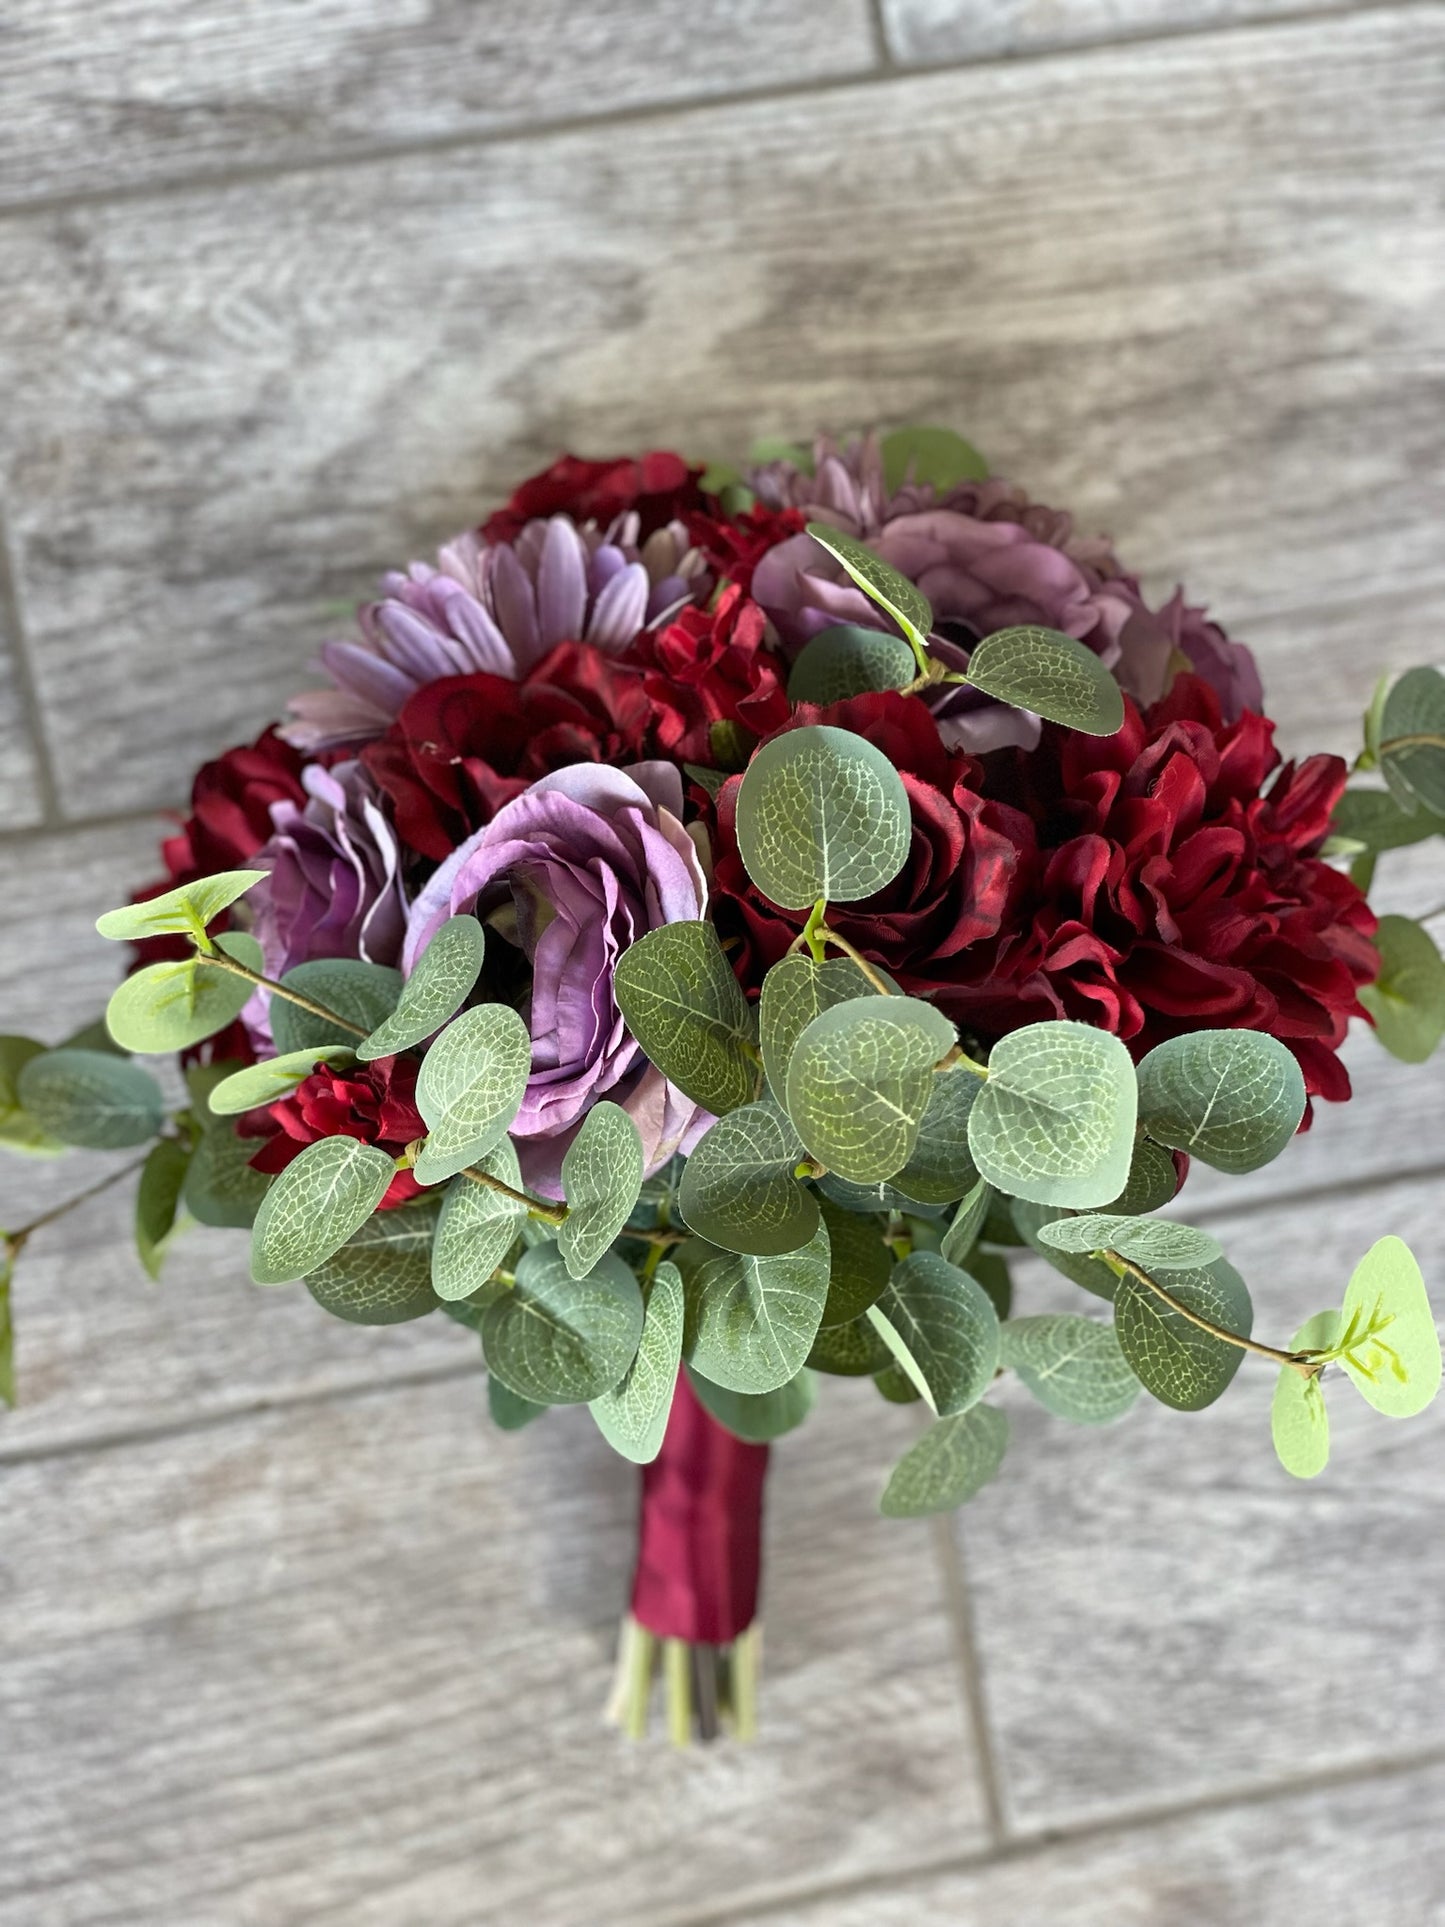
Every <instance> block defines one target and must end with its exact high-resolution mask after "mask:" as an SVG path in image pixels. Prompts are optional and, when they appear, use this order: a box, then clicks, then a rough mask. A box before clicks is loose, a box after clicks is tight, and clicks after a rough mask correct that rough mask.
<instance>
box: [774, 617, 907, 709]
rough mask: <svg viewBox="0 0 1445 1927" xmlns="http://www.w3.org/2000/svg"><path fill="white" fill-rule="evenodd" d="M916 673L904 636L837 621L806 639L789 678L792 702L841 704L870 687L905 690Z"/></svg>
mask: <svg viewBox="0 0 1445 1927" xmlns="http://www.w3.org/2000/svg"><path fill="white" fill-rule="evenodd" d="M917 674H918V661H917V658H916V657H915V656H914V653H913V651H912V649H910V648H909V646H908V644H907V643H906V642H905V641H904V640H903V638H902V637H901V636H895V635H891V634H889V632H888V631H887V630H885V629H860V628H857V627H855V626H854V624H852V623H849V622H840V623H835V624H834V626H833V627H832V628H831V629H822V630H820V631H819V633H818V634H817V635H816V636H813V637H812V638H811V639H810V640H809V641H808V642H806V643H804V645H803V647H802V650H801V651H800V652H799V655H798V659H797V661H796V662H795V663H794V664H793V671H792V674H791V675H790V676H789V678H788V701H789V702H793V703H819V704H824V703H838V702H843V701H845V700H846V699H847V698H848V697H849V696H862V695H865V694H867V693H868V692H869V691H870V690H882V689H906V688H907V686H908V684H909V683H911V682H912V681H913V680H914V678H915V677H916V676H917Z"/></svg>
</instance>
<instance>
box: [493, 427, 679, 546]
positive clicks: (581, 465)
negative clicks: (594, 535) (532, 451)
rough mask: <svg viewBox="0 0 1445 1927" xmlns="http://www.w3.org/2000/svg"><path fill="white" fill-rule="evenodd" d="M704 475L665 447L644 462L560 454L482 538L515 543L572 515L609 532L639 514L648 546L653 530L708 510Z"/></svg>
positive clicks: (500, 512)
mask: <svg viewBox="0 0 1445 1927" xmlns="http://www.w3.org/2000/svg"><path fill="white" fill-rule="evenodd" d="M701 474H702V470H701V468H689V466H688V465H687V463H686V462H685V461H684V460H683V458H682V457H681V455H674V454H672V453H671V452H670V451H669V450H667V449H661V448H658V449H653V450H652V451H651V452H650V453H649V454H646V455H644V456H642V457H641V458H640V459H638V458H636V457H634V456H631V455H616V456H611V457H608V458H607V459H605V460H603V461H599V462H588V461H584V460H583V459H582V457H581V456H580V455H561V456H559V457H558V459H557V460H556V461H555V462H553V464H552V466H551V467H550V468H544V469H543V470H542V472H541V474H540V475H532V476H529V477H528V478H527V480H526V481H525V482H523V483H522V485H521V487H520V488H519V489H517V490H516V491H515V493H514V494H513V496H512V498H511V500H510V501H509V502H508V503H507V506H506V507H505V508H501V509H498V510H497V511H496V513H495V514H494V515H491V516H489V517H488V519H487V520H486V522H484V523H483V525H482V534H483V535H484V536H485V537H486V539H487V541H488V542H511V541H514V540H515V538H516V537H517V536H518V535H519V534H520V533H521V531H522V529H523V528H524V527H525V526H526V524H527V523H528V522H530V521H532V520H533V519H534V518H535V517H537V516H542V515H570V516H571V517H572V519H573V521H574V522H596V523H597V524H598V525H599V527H601V528H604V529H605V528H606V527H607V526H608V524H609V523H611V522H613V521H615V520H616V518H617V517H618V516H619V515H622V514H624V513H625V512H626V511H627V510H628V509H635V510H636V512H637V517H638V523H639V529H638V534H639V537H640V539H641V540H642V541H644V542H645V541H646V540H647V538H648V536H649V535H651V534H652V532H653V531H654V529H660V528H662V527H663V526H664V525H665V524H666V523H668V522H671V521H673V520H674V519H676V518H679V517H682V516H684V515H686V514H687V513H688V512H689V511H691V510H693V509H700V508H701V507H702V506H703V500H704V497H703V493H702V490H701V489H700V488H699V487H698V478H699V477H700V476H701Z"/></svg>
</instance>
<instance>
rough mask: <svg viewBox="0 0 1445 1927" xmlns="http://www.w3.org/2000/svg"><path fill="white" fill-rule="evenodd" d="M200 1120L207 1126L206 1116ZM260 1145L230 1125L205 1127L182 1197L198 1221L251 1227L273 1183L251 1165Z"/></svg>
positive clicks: (245, 1228) (192, 1160)
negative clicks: (240, 1134) (238, 1134)
mask: <svg viewBox="0 0 1445 1927" xmlns="http://www.w3.org/2000/svg"><path fill="white" fill-rule="evenodd" d="M201 1122H202V1125H203V1126H205V1116H204V1115H203V1116H202V1118H201ZM258 1148H259V1146H258V1145H257V1142H256V1139H255V1138H244V1137H238V1136H237V1135H236V1133H235V1131H234V1130H233V1129H232V1127H231V1126H230V1125H229V1124H224V1123H221V1122H219V1121H217V1122H215V1123H212V1124H210V1125H209V1126H205V1128H203V1129H202V1132H201V1136H200V1139H199V1141H198V1142H197V1144H196V1148H195V1151H194V1153H193V1155H192V1157H191V1168H190V1170H189V1171H187V1173H186V1184H185V1190H184V1192H183V1193H182V1197H181V1201H182V1203H183V1204H184V1205H185V1208H186V1210H187V1211H188V1212H189V1213H190V1214H191V1216H192V1217H193V1218H194V1219H195V1220H196V1222H197V1224H208V1225H221V1226H227V1227H230V1228H231V1229H233V1230H249V1229H250V1227H251V1225H252V1224H253V1223H254V1222H255V1218H256V1213H257V1212H258V1211H259V1210H260V1208H261V1200H262V1198H264V1197H265V1195H266V1192H267V1189H268V1187H269V1185H270V1183H271V1180H270V1178H268V1177H267V1176H266V1175H265V1173H264V1172H261V1171H256V1170H253V1169H252V1167H251V1159H252V1158H253V1157H255V1155H256V1152H257V1150H258Z"/></svg>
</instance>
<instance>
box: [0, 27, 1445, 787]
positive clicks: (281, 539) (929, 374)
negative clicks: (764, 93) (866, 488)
mask: <svg viewBox="0 0 1445 1927" xmlns="http://www.w3.org/2000/svg"><path fill="white" fill-rule="evenodd" d="M1438 44H1439V37H1438V15H1437V14H1436V12H1435V11H1434V10H1433V9H1431V8H1424V7H1417V8H1405V9H1402V10H1399V11H1397V12H1371V13H1369V14H1366V15H1362V16H1360V17H1358V18H1344V19H1341V20H1340V21H1339V22H1337V23H1329V24H1321V23H1319V22H1318V21H1311V22H1309V23H1305V24H1302V25H1298V26H1283V27H1278V28H1269V29H1260V30H1258V31H1253V32H1251V33H1248V34H1224V35H1219V36H1208V35H1206V36H1199V37H1185V38H1182V39H1178V40H1175V41H1172V42H1169V43H1165V44H1160V45H1154V46H1148V47H1144V46H1140V47H1131V48H1128V49H1121V50H1119V51H1118V52H1116V53H1113V54H1111V55H1110V56H1109V58H1108V59H1106V60H1105V59H1101V58H1098V57H1096V56H1094V55H1088V56H1083V57H1068V58H1061V59H1058V60H1050V61H1045V62H1037V63H1026V64H1021V65H1019V66H1017V67H1001V68H997V69H990V70H989V71H988V72H987V73H983V72H970V71H968V70H961V71H959V72H957V73H950V74H941V75H934V76H923V77H918V78H911V79H906V80H903V81H899V82H896V83H889V84H888V85H886V86H871V85H870V86H861V87H858V88H844V89H841V90H838V91H836V92H830V93H828V94H826V95H819V96H816V97H809V98H808V99H807V100H806V103H805V104H797V105H793V106H789V105H787V104H785V103H782V102H776V101H769V102H766V103H753V104H750V105H742V106H738V105H731V106H725V107H718V108H709V109H699V110H696V111H692V112H688V113H682V114H677V115H671V116H664V117H661V118H658V119H655V120H649V121H646V122H643V123H637V124H633V125H630V126H621V127H608V128H607V129H606V130H605V131H602V130H597V131H593V132H590V133H589V132H582V133H578V134H573V135H568V136H566V137H559V138H556V139H552V140H548V141H545V142H538V141H530V142H525V143H518V144H505V143H504V144H502V145H499V146H495V147H491V148H489V149H488V150H487V152H486V155H485V157H482V156H480V155H479V154H476V153H462V152H453V153H446V154H432V155H427V156H424V157H412V158H408V159H396V160H392V161H388V162H381V163H377V164H374V165H367V166H356V167H352V168H349V169H346V170H342V171H335V172H327V173H326V174H325V176H324V179H323V177H321V176H319V175H317V176H312V175H306V174H300V175H293V176H289V177H287V178H285V179H280V180H276V181H270V182H266V183H252V184H247V185H245V186H241V187H236V188H233V189H204V190H198V191H196V192H194V193H187V194H177V195H170V196H167V197H166V198H165V200H164V201H163V202H157V203H139V204H126V205H118V206H113V207H107V208H106V209H104V210H103V211H101V210H92V211H84V210H72V211H71V212H69V213H67V214H65V215H63V216H59V215H57V216H51V217H46V218H44V219H41V218H38V217H37V218H28V219H25V220H23V221H21V222H19V223H12V224H10V225H8V226H6V227H5V228H4V230H3V236H0V249H3V253H4V257H5V263H6V285H7V286H8V287H11V288H14V289H18V290H20V291H21V292H22V295H23V298H22V299H20V300H16V301H12V302H10V303H8V304H7V305H6V308H5V311H4V313H3V314H0V380H3V383H4V387H5V391H6V394H7V397H9V398H11V404H10V407H9V410H8V415H7V420H6V423H5V425H4V428H3V430H0V447H3V463H4V469H5V480H6V482H7V484H8V487H9V490H10V493H11V495H12V496H13V498H14V500H15V502H16V504H17V507H16V510H15V522H16V530H15V534H16V542H17V547H18V550H19V572H20V577H21V588H22V593H23V597H24V603H25V607H26V611H27V619H28V624H29V629H30V632H31V634H32V636H33V638H34V646H35V653H36V658H37V667H38V674H39V678H40V682H41V686H42V691H43V695H44V700H45V703H46V706H47V712H48V715H49V719H50V726H51V729H52V732H53V734H54V738H55V741H56V743H57V745H58V754H59V761H60V765H61V770H60V781H61V786H62V791H63V796H64V800H65V802H66V805H67V806H68V807H69V808H70V809H71V810H78V811H96V810H107V809H114V808H117V807H121V806H124V805H135V804H142V803H145V802H147V801H152V800H164V799H169V798H173V797H174V796H175V795H176V792H177V790H178V788H179V783H180V772H181V770H183V769H184V768H185V767H187V766H188V765H189V764H191V763H193V762H194V761H196V760H197V759H198V758H199V757H200V755H202V754H203V753H205V752H206V751H209V750H213V749H214V748H215V747H216V745H217V744H218V743H219V742H221V741H223V740H225V739H227V738H235V737H237V736H239V735H240V734H242V733H243V732H245V731H248V730H250V729H253V728H254V727H256V726H257V725H258V724H260V723H261V722H262V721H263V720H264V719H265V718H266V716H267V715H268V714H269V713H271V712H272V711H274V709H275V707H276V704H277V700H278V698H279V697H280V695H281V694H282V692H283V689H284V688H285V687H287V686H293V685H295V684H298V683H301V682H303V681H304V680H305V672H304V669H303V666H302V665H303V663H304V661H305V659H306V657H307V655H308V654H309V652H310V649H311V647H312V646H313V645H314V644H315V642H316V641H317V640H318V639H319V638H321V637H322V636H324V635H325V634H327V633H328V632H330V631H331V630H333V629H334V627H335V626H336V618H335V616H334V614H332V613H329V612H328V605H330V604H332V603H333V602H334V601H335V600H336V599H337V598H339V597H344V596H346V595H348V594H356V593H358V592H360V591H362V590H363V589H364V588H365V586H366V584H367V582H368V580H369V578H370V576H371V574H372V572H373V571H374V570H375V569H377V568H378V567H380V566H381V565H382V564H383V563H385V562H386V561H388V560H394V559H397V558H401V557H404V556H405V555H407V554H408V553H409V552H415V551H416V550H419V549H420V548H422V547H423V546H424V545H425V544H427V543H428V542H431V541H434V540H435V539H437V538H439V537H440V536H442V535H443V534H445V533H446V532H447V531H448V530H449V529H450V528H452V527H453V526H456V525H458V524H460V523H462V522H463V521H465V520H467V519H469V518H470V517H472V516H474V515H475V514H476V513H477V510H478V507H479V505H484V504H485V503H486V502H487V501H488V500H489V499H491V498H493V497H494V496H495V494H496V493H497V491H498V490H499V489H500V488H502V487H503V486H504V485H506V484H507V483H508V482H510V481H511V480H512V479H513V478H514V477H515V475H516V474H517V473H518V472H519V471H520V470H521V469H523V468H524V467H525V466H526V465H528V464H529V463H531V462H533V461H535V460H536V459H538V458H540V457H542V456H544V455H547V454H549V453H551V452H552V451H553V450H554V449H555V448H556V447H557V445H558V444H560V443H563V442H569V443H572V444H574V445H578V446H581V447H583V448H587V449H592V450H596V449H601V448H606V447H608V446H616V445H626V444H636V443H639V442H646V441H649V440H652V439H654V438H659V439H672V440H677V441H680V442H682V443H684V444H686V445H687V446H689V447H691V448H694V449H699V450H704V451H706V450H710V449H727V448H731V447H736V446H738V445H740V444H743V443H745V442H746V440H747V439H748V437H749V436H750V435H751V434H752V433H753V432H755V431H756V430H758V429H759V428H765V429H779V428H782V429H789V428H793V429H806V428H807V427H808V426H809V425H810V424H811V423H812V422H813V421H816V420H823V421H831V422H833V423H834V424H844V423H846V422H848V421H850V420H857V419H859V418H868V417H878V418H883V419H888V418H893V419H897V418H905V419H906V418H910V417H911V418H915V419H917V418H929V417H934V418H942V419H948V420H953V421H955V422H957V423H958V424H959V425H960V426H962V427H965V428H967V429H968V430H969V431H970V432H971V433H973V434H974V435H975V436H976V437H977V439H978V440H979V441H980V442H981V444H982V445H983V446H984V447H985V448H986V449H988V450H989V451H990V452H991V453H992V455H993V457H994V459H995V461H996V463H997V464H998V466H1000V467H1001V468H1004V469H1007V470H1010V471H1013V472H1015V473H1017V474H1019V475H1020V476H1022V477H1025V478H1027V480H1028V481H1029V482H1030V484H1031V485H1032V486H1033V487H1034V489H1035V490H1036V492H1037V493H1039V494H1040V495H1042V496H1044V497H1045V498H1047V499H1052V500H1063V501H1071V502H1073V503H1075V504H1076V505H1077V507H1078V509H1079V512H1080V515H1081V518H1082V520H1083V521H1084V522H1085V523H1086V524H1089V525H1098V524H1101V523H1102V524H1105V525H1110V526H1112V528H1113V530H1114V532H1115V534H1116V535H1117V537H1118V538H1119V540H1120V542H1121V545H1122V546H1123V549H1124V552H1125V554H1126V556H1128V557H1130V558H1131V559H1133V560H1134V561H1136V562H1137V564H1138V565H1139V566H1140V567H1142V568H1143V569H1144V570H1145V571H1146V572H1148V574H1149V575H1150V578H1151V580H1152V581H1153V582H1154V583H1155V585H1156V586H1158V587H1160V588H1163V589H1167V588H1168V587H1169V586H1170V585H1171V583H1172V581H1173V579H1174V576H1175V574H1176V573H1183V574H1185V576H1186V577H1187V579H1188V582H1189V584H1190V587H1191V591H1192V593H1193V594H1194V595H1195V596H1196V597H1198V598H1201V599H1208V600H1210V601H1211V602H1212V603H1213V604H1214V605H1215V606H1216V607H1217V608H1218V609H1219V611H1220V612H1221V614H1223V615H1224V616H1225V617H1226V618H1227V619H1228V620H1229V621H1230V622H1231V623H1232V625H1233V626H1234V627H1235V629H1236V630H1237V631H1238V632H1239V633H1241V634H1245V635H1248V634H1249V633H1250V632H1251V630H1252V628H1254V627H1255V625H1256V624H1257V623H1258V624H1261V625H1263V624H1266V623H1267V625H1268V628H1269V631H1270V634H1271V638H1272V639H1274V640H1275V641H1276V646H1274V647H1272V649H1271V651H1270V655H1269V662H1268V669H1269V675H1270V682H1271V687H1272V690H1273V692H1274V701H1275V703H1276V706H1277V707H1278V708H1279V709H1280V710H1281V712H1282V713H1284V714H1286V715H1290V714H1292V713H1294V710H1295V707H1296V706H1297V707H1298V711H1299V714H1300V716H1301V720H1302V721H1303V720H1308V721H1310V722H1311V724H1312V725H1319V726H1326V725H1327V726H1328V729H1329V730H1330V732H1332V733H1336V734H1338V735H1340V736H1343V734H1344V730H1345V724H1344V718H1345V716H1346V715H1348V714H1350V713H1352V712H1353V711H1354V710H1355V709H1356V708H1357V707H1358V705H1359V703H1360V702H1361V701H1362V700H1363V696H1364V693H1365V692H1366V690H1367V688H1368V685H1369V682H1370V680H1371V677H1372V675H1373V673H1374V671H1375V670H1376V669H1377V668H1378V667H1379V666H1380V665H1381V664H1382V663H1384V662H1385V661H1388V660H1395V659H1399V660H1408V659H1409V658H1410V656H1411V655H1416V654H1419V653H1420V652H1421V651H1428V650H1429V649H1431V648H1433V646H1434V641H1435V638H1436V636H1437V634H1438V623H1439V616H1440V610H1441V606H1442V603H1441V598H1442V593H1445V578H1442V575H1441V570H1440V563H1439V543H1438V530H1439V522H1440V510H1441V490H1440V485H1439V476H1440V468H1441V449H1442V437H1441V428H1440V423H1441V420H1442V411H1441V410H1440V408H1439V407H1438V406H1436V405H1433V404H1434V402H1435V400H1436V399H1437V398H1438V382H1439V358H1438V352H1437V340H1436V319H1435V318H1436V315H1437V313H1438V310H1439V301H1440V293H1441V284H1442V281H1445V251H1442V249H1441V247H1440V245H1439V238H1440V220H1439V212H1438V203H1437V196H1436V192H1435V189H1436V184H1437V180H1438V170H1439V154H1440V149H1441V145H1442V141H1445V134H1442V128H1445V116H1442V114H1441V111H1440V95H1441V75H1440V71H1439V63H1438V61H1437V60H1436V59H1435V54H1436V52H1437V50H1438ZM1141 101H1147V102H1148V103H1149V109H1148V111H1147V112H1141V111H1140V102H1141ZM1206 179H1207V180H1208V182H1209V192H1208V194H1202V193H1201V192H1200V182H1201V180H1206ZM378 235H387V236H391V237H396V245H394V246H380V245H378V244H377V239H376V237H377V236H378ZM883 288H886V290H887V297H886V299H875V298H873V293H874V291H877V290H880V289H883ZM60 341H63V342H64V343H65V344H66V353H65V354H64V355H63V356H62V355H59V354H57V353H56V352H55V350H54V344H55V343H56V342H60ZM77 369H84V370H86V371H87V373H86V377H85V379H83V380H80V379H77V378H76V370H77ZM78 557H83V558H84V567H79V566H77V558H78ZM1344 604H1348V605H1349V613H1348V614H1347V615H1346V616H1343V617H1342V616H1339V615H1337V614H1335V615H1330V616H1329V617H1328V619H1327V615H1326V612H1329V611H1332V610H1335V609H1336V608H1337V607H1338V606H1340V605H1344ZM102 722H103V723H104V727H103V728H102V727H100V726H99V725H100V724H101V723H102Z"/></svg>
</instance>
